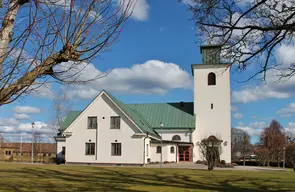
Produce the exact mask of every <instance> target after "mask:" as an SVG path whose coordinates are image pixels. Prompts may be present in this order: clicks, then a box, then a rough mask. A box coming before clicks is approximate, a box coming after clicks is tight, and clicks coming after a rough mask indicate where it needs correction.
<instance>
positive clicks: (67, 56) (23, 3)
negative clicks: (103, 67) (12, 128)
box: [0, 0, 136, 105]
mask: <svg viewBox="0 0 295 192" xmlns="http://www.w3.org/2000/svg"><path fill="white" fill-rule="evenodd" d="M135 3H136V2H135V0H125V1H124V0H121V1H114V0H6V1H3V4H2V7H3V8H1V9H0V18H1V21H2V25H1V26H0V105H4V104H8V103H11V102H13V101H15V100H16V99H18V98H19V97H20V96H21V95H23V94H25V93H31V92H33V91H34V90H36V89H37V88H38V87H40V86H42V85H43V84H44V83H46V82H53V81H58V82H62V83H74V82H78V80H79V78H78V77H79V74H80V73H81V72H83V68H85V66H86V65H87V64H88V63H89V62H90V61H91V60H92V59H94V58H95V57H97V56H99V55H100V54H101V53H102V52H103V51H104V50H105V49H106V48H108V47H110V46H111V45H112V44H113V43H115V42H116V41H117V39H118V36H119V34H120V33H121V31H122V27H123V23H124V21H126V20H127V19H128V18H129V16H130V14H131V13H132V9H133V7H134V5H135ZM100 77H101V74H98V75H97V76H95V77H90V78H89V79H87V80H85V79H83V80H81V81H82V82H85V81H89V80H96V79H98V78H100ZM79 82H80V80H79Z"/></svg>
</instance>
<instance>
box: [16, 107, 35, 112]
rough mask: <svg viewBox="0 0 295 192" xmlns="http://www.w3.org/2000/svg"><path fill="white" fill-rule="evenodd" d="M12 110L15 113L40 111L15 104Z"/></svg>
mask: <svg viewBox="0 0 295 192" xmlns="http://www.w3.org/2000/svg"><path fill="white" fill-rule="evenodd" d="M13 111H14V112H15V113H40V109H39V108H36V107H31V106H16V107H15V108H14V109H13Z"/></svg>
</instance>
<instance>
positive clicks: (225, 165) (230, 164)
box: [223, 163, 234, 168]
mask: <svg viewBox="0 0 295 192" xmlns="http://www.w3.org/2000/svg"><path fill="white" fill-rule="evenodd" d="M223 167H228V168H233V167H234V165H233V164H232V163H226V164H224V165H223Z"/></svg>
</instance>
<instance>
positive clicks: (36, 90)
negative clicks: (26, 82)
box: [27, 83, 54, 99]
mask: <svg viewBox="0 0 295 192" xmlns="http://www.w3.org/2000/svg"><path fill="white" fill-rule="evenodd" d="M27 93H28V94H31V95H32V96H35V97H40V98H45V99H52V98H53V97H54V92H53V91H52V90H51V86H50V85H49V84H47V83H44V84H38V83H36V84H33V85H31V86H30V88H29V89H28V91H27Z"/></svg>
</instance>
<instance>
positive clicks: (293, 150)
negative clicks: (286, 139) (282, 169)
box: [286, 143, 295, 171]
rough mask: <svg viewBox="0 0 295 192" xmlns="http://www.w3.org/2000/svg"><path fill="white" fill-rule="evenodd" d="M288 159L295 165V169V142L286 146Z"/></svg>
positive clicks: (294, 168) (294, 166)
mask: <svg viewBox="0 0 295 192" xmlns="http://www.w3.org/2000/svg"><path fill="white" fill-rule="evenodd" d="M286 159H287V162H288V163H289V164H290V165H292V166H293V170H294V171H295V143H292V144H290V145H288V146H287V147H286Z"/></svg>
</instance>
